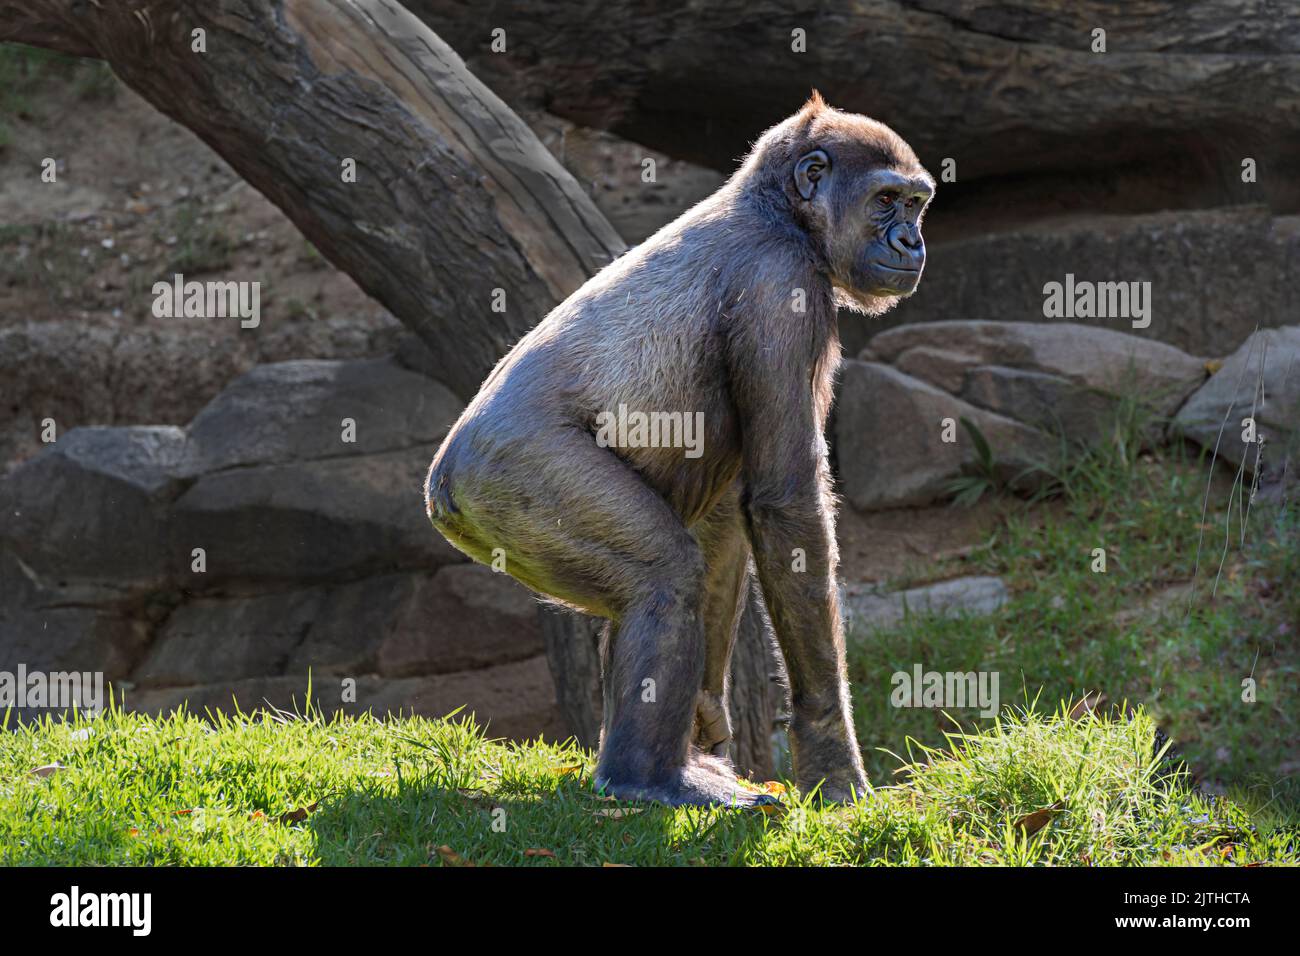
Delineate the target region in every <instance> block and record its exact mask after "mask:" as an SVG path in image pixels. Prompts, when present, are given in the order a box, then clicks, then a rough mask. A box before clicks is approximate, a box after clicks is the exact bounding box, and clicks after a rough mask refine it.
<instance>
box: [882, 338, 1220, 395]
mask: <svg viewBox="0 0 1300 956" xmlns="http://www.w3.org/2000/svg"><path fill="white" fill-rule="evenodd" d="M870 347H871V352H872V354H873V355H875V356H876V357H877V358H879V360H881V361H884V362H889V363H892V364H896V365H897V366H898V367H899V368H901V369H904V370H905V371H910V374H917V375H920V376H921V377H923V378H926V380H927V381H929V382H930V383H931V384H932V385H937V386H939V387H940V388H945V389H948V390H950V391H951V390H953V389H952V385H953V382H954V379H955V377H956V365H957V363H958V362H960V361H962V360H965V367H966V369H967V370H969V369H970V368H972V367H976V366H981V365H984V366H997V367H999V368H1008V369H1019V370H1022V371H1028V372H1037V373H1041V374H1045V375H1052V376H1056V377H1058V378H1061V379H1065V380H1066V381H1068V382H1073V383H1075V384H1077V385H1080V386H1083V387H1085V388H1088V389H1093V390H1096V391H1101V392H1104V393H1107V394H1109V395H1133V396H1135V397H1138V398H1141V399H1142V400H1143V401H1144V402H1145V403H1147V404H1149V405H1150V406H1151V407H1152V409H1153V410H1154V411H1156V412H1158V413H1159V414H1162V415H1172V414H1173V413H1174V412H1175V411H1177V410H1178V408H1179V406H1180V405H1182V403H1183V401H1184V400H1185V399H1186V398H1187V396H1188V395H1190V394H1191V393H1192V391H1193V390H1194V389H1195V388H1196V387H1197V386H1198V385H1200V384H1201V383H1202V382H1203V381H1204V380H1205V363H1204V360H1203V359H1199V358H1195V357H1193V356H1191V355H1188V354H1186V353H1184V352H1182V351H1180V350H1179V349H1176V348H1174V347H1173V346H1170V345H1166V344H1165V343H1163V342H1156V341H1153V340H1151V339H1146V338H1139V337H1138V336H1136V335H1128V334H1126V333H1124V332H1118V331H1115V330H1114V329H1108V328H1100V327H1097V326H1091V325H1080V324H1077V323H1073V322H1056V323H1050V324H1036V323H1033V322H932V323H928V324H926V325H905V326H901V327H899V328H895V329H890V330H888V331H885V332H881V333H880V334H879V335H877V336H876V337H875V338H873V339H872V340H871V346H870ZM918 350H925V352H924V353H923V356H922V357H914V356H913V355H912V354H911V353H913V352H915V351H918ZM935 350H942V351H943V352H944V353H946V355H945V361H943V362H942V363H940V362H938V361H936V359H935V358H934V352H935Z"/></svg>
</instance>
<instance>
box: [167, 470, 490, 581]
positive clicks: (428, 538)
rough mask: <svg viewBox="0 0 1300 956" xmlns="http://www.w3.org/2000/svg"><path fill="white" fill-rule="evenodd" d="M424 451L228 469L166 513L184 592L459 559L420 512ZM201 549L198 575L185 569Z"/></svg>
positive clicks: (315, 578)
mask: <svg viewBox="0 0 1300 956" xmlns="http://www.w3.org/2000/svg"><path fill="white" fill-rule="evenodd" d="M432 453H433V449H432V448H431V447H427V446H421V447H418V448H415V449H410V450H406V451H395V452H388V453H384V454H378V455H359V456H355V457H347V458H327V459H322V460H317V461H301V462H294V463H291V464H282V465H265V466H258V467H251V468H231V469H227V470H225V471H218V472H213V473H210V474H206V475H204V476H203V477H201V478H199V479H198V480H197V481H196V482H195V483H194V485H193V486H192V487H191V488H190V489H189V490H188V491H186V492H185V493H184V494H183V495H181V497H180V498H179V500H177V502H176V504H175V508H174V514H173V520H172V536H171V548H172V551H173V553H174V555H175V559H176V561H177V564H178V566H180V567H183V568H184V569H185V571H184V572H183V574H182V577H181V581H182V583H183V584H184V585H185V586H186V587H189V588H194V589H209V588H216V587H225V586H228V585H229V584H231V583H232V582H243V583H244V584H246V585H249V586H252V585H258V584H260V585H261V586H266V585H268V584H270V583H272V582H307V581H326V580H333V579H339V578H341V577H356V576H359V575H364V574H375V573H386V572H390V571H393V570H397V569H400V568H413V569H414V568H432V567H437V566H439V565H442V564H448V563H452V562H458V561H463V560H465V558H464V556H463V555H461V554H460V552H458V551H456V550H455V549H454V548H453V547H452V546H451V545H449V544H448V543H447V542H446V540H445V539H444V538H443V537H442V536H441V535H439V534H438V533H437V532H436V531H434V530H433V529H432V528H431V527H430V526H429V522H428V519H427V518H426V517H425V515H424V507H423V501H422V497H421V491H420V488H421V485H422V483H423V480H424V475H425V472H426V471H427V470H428V467H429V460H430V458H431V457H432ZM195 548H203V549H204V552H205V555H206V570H205V571H204V572H203V573H201V574H200V573H192V572H190V571H189V567H190V563H189V555H191V554H192V553H193V550H194V549H195Z"/></svg>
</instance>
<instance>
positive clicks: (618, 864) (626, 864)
mask: <svg viewBox="0 0 1300 956" xmlns="http://www.w3.org/2000/svg"><path fill="white" fill-rule="evenodd" d="M631 865H632V864H631V863H602V864H601V866H602V867H605V866H631Z"/></svg>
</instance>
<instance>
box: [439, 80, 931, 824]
mask: <svg viewBox="0 0 1300 956" xmlns="http://www.w3.org/2000/svg"><path fill="white" fill-rule="evenodd" d="M934 188H935V183H934V179H933V177H931V176H930V174H929V173H927V172H926V171H925V169H924V168H923V167H922V166H921V164H920V163H919V162H918V160H917V158H916V155H915V154H914V153H913V152H912V149H911V148H910V147H909V146H908V145H907V143H906V142H904V141H903V139H902V138H900V137H899V136H898V135H897V134H896V133H894V132H893V131H892V130H891V129H889V128H888V127H887V126H885V125H883V124H881V123H879V122H876V121H875V120H872V119H868V118H867V117H865V116H860V115H857V114H852V113H845V112H841V111H839V110H836V109H834V108H832V107H830V106H828V105H827V104H826V103H825V102H824V101H823V100H822V99H821V97H820V96H819V95H818V94H817V93H814V94H813V96H812V98H811V99H810V100H809V101H808V102H807V103H806V104H805V105H804V106H803V108H802V109H800V110H799V112H797V113H796V114H794V115H793V116H791V117H789V118H788V119H786V120H785V121H783V122H781V123H780V124H778V125H776V126H774V127H773V128H771V129H769V130H768V131H767V132H765V133H764V134H763V135H762V136H761V137H760V138H759V140H758V141H757V143H755V145H754V146H753V148H752V150H751V151H750V152H749V154H748V155H747V157H746V158H745V160H744V162H743V163H742V165H741V166H740V168H739V169H738V170H737V171H736V173H735V174H734V175H733V176H732V177H731V178H730V179H729V180H728V181H727V182H726V183H725V184H724V185H723V186H722V187H721V188H719V189H718V191H717V192H716V193H714V194H713V195H712V196H710V197H708V198H707V199H705V200H704V201H702V202H701V203H699V204H698V205H697V206H695V207H694V208H692V209H690V210H689V211H688V212H686V213H685V214H683V215H682V216H681V217H680V218H678V219H677V220H676V221H674V222H672V223H670V224H669V225H667V226H665V227H664V228H663V229H661V230H659V232H657V233H656V234H655V235H653V236H652V237H650V238H649V239H647V240H646V241H645V242H643V243H642V244H641V245H639V246H637V247H636V248H635V249H632V250H631V251H629V252H627V253H626V254H624V255H623V256H621V257H620V258H618V259H617V260H615V261H614V262H612V263H610V264H609V265H608V266H606V267H605V268H604V269H603V270H601V271H600V272H599V273H598V274H597V275H595V276H593V277H592V278H591V279H590V280H589V281H588V282H587V283H586V284H584V285H583V286H582V287H581V288H580V289H578V290H577V291H576V292H574V293H573V294H572V295H571V296H569V297H568V298H567V299H566V300H565V301H564V302H562V303H561V304H560V305H558V306H557V307H556V308H555V310H554V311H552V312H551V313H550V314H549V315H548V316H547V317H546V318H545V319H544V320H543V321H542V322H541V323H540V324H538V325H537V326H536V327H535V328H534V329H533V330H532V331H531V332H529V333H528V334H527V335H525V336H524V337H523V338H522V339H521V340H520V341H519V342H518V343H517V344H516V345H515V347H514V348H513V349H512V350H511V351H510V352H509V353H508V354H507V355H506V356H505V357H504V358H503V359H502V360H501V361H500V363H499V364H498V365H497V366H496V368H495V369H494V370H493V371H492V373H491V374H490V375H489V376H488V378H487V380H486V381H485V382H484V383H483V386H482V389H481V390H480V391H479V393H478V395H477V396H476V397H475V398H474V400H473V401H472V402H471V403H470V404H469V405H468V407H467V408H466V409H465V411H464V413H463V414H462V415H461V417H460V418H459V420H458V421H457V422H456V423H455V425H454V426H453V427H452V429H451V431H450V432H449V433H448V435H447V437H446V440H445V441H444V442H443V444H442V447H441V448H440V449H439V450H438V452H437V455H436V456H435V458H434V459H433V464H432V466H431V467H430V469H429V474H428V479H427V482H426V484H425V488H424V492H425V500H426V505H427V510H428V515H429V519H430V521H432V523H433V525H434V527H436V528H437V529H438V531H439V532H441V533H442V534H443V535H444V536H445V537H446V538H447V540H448V541H450V542H451V543H452V544H453V545H455V546H456V547H457V548H459V549H460V550H461V551H464V552H465V553H466V554H468V555H469V556H470V557H472V558H474V559H475V560H478V561H482V562H484V563H491V562H492V561H493V558H494V556H495V557H498V558H499V557H502V556H504V561H505V564H504V570H505V571H507V572H508V573H509V574H511V575H512V576H513V577H515V578H516V579H517V580H519V581H521V582H522V583H523V584H525V585H526V586H527V587H529V588H531V589H532V590H534V591H536V592H538V593H539V594H540V595H543V596H544V597H546V598H549V599H550V600H552V601H554V602H557V603H560V604H563V605H565V606H568V607H571V608H575V609H578V610H580V611H583V612H586V613H588V614H593V615H597V616H599V617H602V618H605V619H607V621H608V623H607V625H606V627H605V630H604V633H603V634H602V637H601V679H602V687H603V699H604V716H603V720H602V727H601V740H600V754H599V759H598V764H597V772H596V784H597V786H598V787H600V788H602V789H603V790H604V792H605V793H607V794H611V795H613V796H616V797H618V798H620V799H630V800H653V801H658V802H661V803H664V804H669V805H682V804H693V805H703V806H716V805H726V806H744V805H751V804H753V803H755V802H759V801H761V800H763V799H764V798H763V797H761V796H759V795H756V794H754V793H752V792H750V791H748V790H747V789H745V788H743V787H741V786H739V784H738V782H737V778H736V774H735V771H734V770H733V769H732V767H731V765H730V764H729V763H728V762H727V760H726V759H725V754H726V752H727V747H728V743H729V738H730V727H729V722H728V718H727V706H726V702H727V693H728V668H729V663H730V657H731V650H732V646H733V643H734V639H735V635H736V632H737V629H738V623H739V616H740V615H739V612H740V610H741V609H742V607H743V605H742V603H741V602H742V594H743V592H744V589H745V587H746V582H747V577H748V575H749V573H750V569H751V562H752V568H753V570H754V572H756V573H757V576H758V581H759V584H760V586H761V588H762V593H763V596H764V599H765V601H766V604H767V608H768V612H769V615H770V618H771V622H772V627H773V630H774V632H775V635H776V639H777V643H778V645H779V647H780V651H781V654H782V657H783V658H784V660H785V665H786V671H787V674H788V677H789V683H790V695H791V705H792V712H791V724H790V735H791V750H792V755H793V759H794V767H795V779H796V783H797V785H798V786H799V787H800V789H802V790H804V791H805V792H810V791H811V790H812V789H814V788H818V787H820V795H821V797H822V799H824V800H828V801H851V800H853V799H855V796H858V795H862V794H864V792H865V788H866V777H865V775H864V773H863V769H862V758H861V754H860V753H859V751H858V746H857V741H856V739H855V737H854V733H853V725H852V717H851V714H850V703H849V695H848V688H847V683H846V679H845V664H844V634H843V625H842V623H841V619H840V611H839V602H838V590H837V586H836V564H837V561H838V550H837V547H836V540H835V499H834V496H833V494H832V490H831V476H830V470H829V466H828V464H827V446H826V440H825V437H824V429H825V425H826V416H827V413H828V411H829V409H830V403H831V394H832V381H833V378H834V375H835V371H836V368H837V365H838V363H839V357H840V343H839V338H838V334H837V330H836V310H837V308H847V309H851V310H854V311H856V312H860V313H864V314H866V315H868V316H873V315H879V314H880V313H882V312H884V311H885V310H886V309H888V308H889V307H890V306H892V305H893V304H894V303H895V302H897V301H898V300H899V298H901V297H903V296H907V295H909V294H911V293H912V292H913V291H914V290H915V289H916V287H917V283H918V282H919V281H920V278H921V270H922V268H923V267H924V265H925V243H924V241H923V240H922V238H921V219H922V216H923V214H924V212H925V209H926V206H927V205H928V203H929V201H930V198H931V196H932V195H933V193H934ZM616 414H617V415H618V416H619V417H620V423H621V424H620V427H619V428H617V429H611V428H608V427H605V425H607V424H608V423H609V421H610V418H611V416H613V415H616ZM647 422H649V423H650V427H647V424H646V423H647ZM629 423H630V427H623V426H626V425H629ZM695 423H698V430H699V434H697V435H695V436H694V440H693V441H692V442H690V443H689V445H690V447H689V449H688V448H685V447H683V446H684V445H687V444H688V443H687V442H686V441H685V438H686V437H688V436H686V431H687V430H688V429H687V428H686V427H684V426H690V425H692V424H695ZM611 435H612V436H613V438H611Z"/></svg>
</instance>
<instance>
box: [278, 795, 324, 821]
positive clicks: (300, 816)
mask: <svg viewBox="0 0 1300 956" xmlns="http://www.w3.org/2000/svg"><path fill="white" fill-rule="evenodd" d="M319 806H320V801H319V800H317V801H316V802H315V803H313V804H312V805H311V806H309V807H299V808H298V809H297V810H289V811H288V812H286V813H282V814H280V815H279V816H278V817H276V818H275V819H276V820H277V822H279V823H297V822H298V821H300V820H306V819H307V815H308V814H310V813H313V812H314V811H315V810H316V808H317V807H319Z"/></svg>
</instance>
